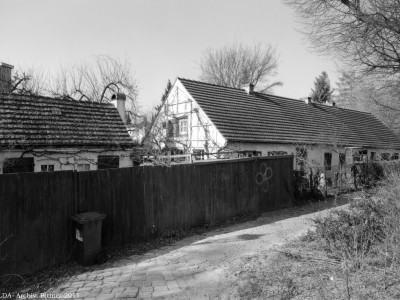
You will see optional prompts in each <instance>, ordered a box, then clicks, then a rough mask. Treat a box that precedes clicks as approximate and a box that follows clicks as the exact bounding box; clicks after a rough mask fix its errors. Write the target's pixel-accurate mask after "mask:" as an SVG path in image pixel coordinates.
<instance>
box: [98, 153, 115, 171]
mask: <svg viewBox="0 0 400 300" xmlns="http://www.w3.org/2000/svg"><path fill="white" fill-rule="evenodd" d="M118 168H119V156H114V155H99V157H98V160H97V169H99V170H104V169H118Z"/></svg>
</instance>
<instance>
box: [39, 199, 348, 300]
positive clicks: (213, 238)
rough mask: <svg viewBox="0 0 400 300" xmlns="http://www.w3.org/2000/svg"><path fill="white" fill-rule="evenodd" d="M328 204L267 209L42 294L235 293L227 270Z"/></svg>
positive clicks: (280, 240)
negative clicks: (243, 221)
mask: <svg viewBox="0 0 400 300" xmlns="http://www.w3.org/2000/svg"><path fill="white" fill-rule="evenodd" d="M342 200H343V199H342ZM344 202H345V200H343V201H342V203H344ZM331 207H332V203H327V202H325V203H314V204H310V205H307V206H305V207H302V208H301V209H284V210H279V211H274V212H268V213H265V214H263V215H262V216H261V217H260V218H258V219H257V220H254V221H250V222H246V223H242V224H237V225H233V226H230V227H228V228H224V229H219V230H216V231H212V232H209V233H207V234H204V235H200V236H194V237H190V238H187V239H184V240H181V241H179V242H177V243H175V244H174V245H172V246H167V247H163V248H160V249H158V250H155V251H151V252H148V253H146V254H145V255H140V256H131V257H129V258H127V259H123V260H120V261H118V262H117V263H114V264H113V265H112V266H111V267H107V268H105V269H102V270H96V271H93V272H88V273H83V274H80V275H77V276H74V277H71V278H69V279H68V280H67V281H66V282H64V283H62V284H61V285H60V286H55V287H53V288H51V289H49V290H48V291H47V293H52V294H56V293H63V294H65V293H75V295H77V296H78V297H79V298H81V299H157V298H165V299H231V298H235V296H234V293H233V291H232V290H231V289H230V290H226V287H228V286H232V281H233V280H234V276H233V275H234V274H232V272H231V271H232V270H234V269H236V270H237V269H238V264H239V263H243V261H245V260H246V256H247V257H251V256H252V255H254V254H255V253H257V252H258V251H265V250H267V249H270V248H272V247H276V246H280V245H282V244H284V243H285V242H287V241H289V240H291V239H294V238H296V237H298V236H300V235H302V234H304V233H306V232H307V230H308V229H309V228H311V221H310V219H311V218H312V217H314V216H316V215H317V214H325V213H327V211H328V210H329V209H330V208H331Z"/></svg>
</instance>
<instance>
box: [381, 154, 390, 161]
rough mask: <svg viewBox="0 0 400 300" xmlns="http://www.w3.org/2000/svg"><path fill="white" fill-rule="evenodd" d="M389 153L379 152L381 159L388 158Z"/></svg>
mask: <svg viewBox="0 0 400 300" xmlns="http://www.w3.org/2000/svg"><path fill="white" fill-rule="evenodd" d="M389 159H390V153H381V160H389Z"/></svg>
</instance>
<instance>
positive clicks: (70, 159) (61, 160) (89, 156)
mask: <svg viewBox="0 0 400 300" xmlns="http://www.w3.org/2000/svg"><path fill="white" fill-rule="evenodd" d="M52 151H57V152H58V153H54V154H46V155H45V156H44V155H43V156H40V155H38V154H36V155H33V154H32V153H26V154H24V156H23V157H26V158H28V157H33V158H34V172H41V168H42V165H53V166H54V171H68V170H78V164H86V165H88V166H89V171H92V170H97V169H98V168H97V162H98V157H99V155H110V156H119V157H120V159H119V167H120V168H127V167H132V166H133V161H132V159H131V158H130V156H129V154H130V153H129V152H128V151H107V152H100V151H101V149H93V150H92V151H91V152H81V153H79V156H78V155H76V154H74V152H75V153H76V152H78V151H79V149H57V150H52ZM98 152H100V153H98ZM22 153H23V151H15V150H12V151H7V152H5V153H0V174H3V168H2V165H3V162H4V160H5V159H9V158H20V157H21V155H22ZM36 153H39V152H38V151H37V152H36Z"/></svg>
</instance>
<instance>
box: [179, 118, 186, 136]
mask: <svg viewBox="0 0 400 300" xmlns="http://www.w3.org/2000/svg"><path fill="white" fill-rule="evenodd" d="M187 133H188V120H187V119H182V120H179V135H187Z"/></svg>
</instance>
